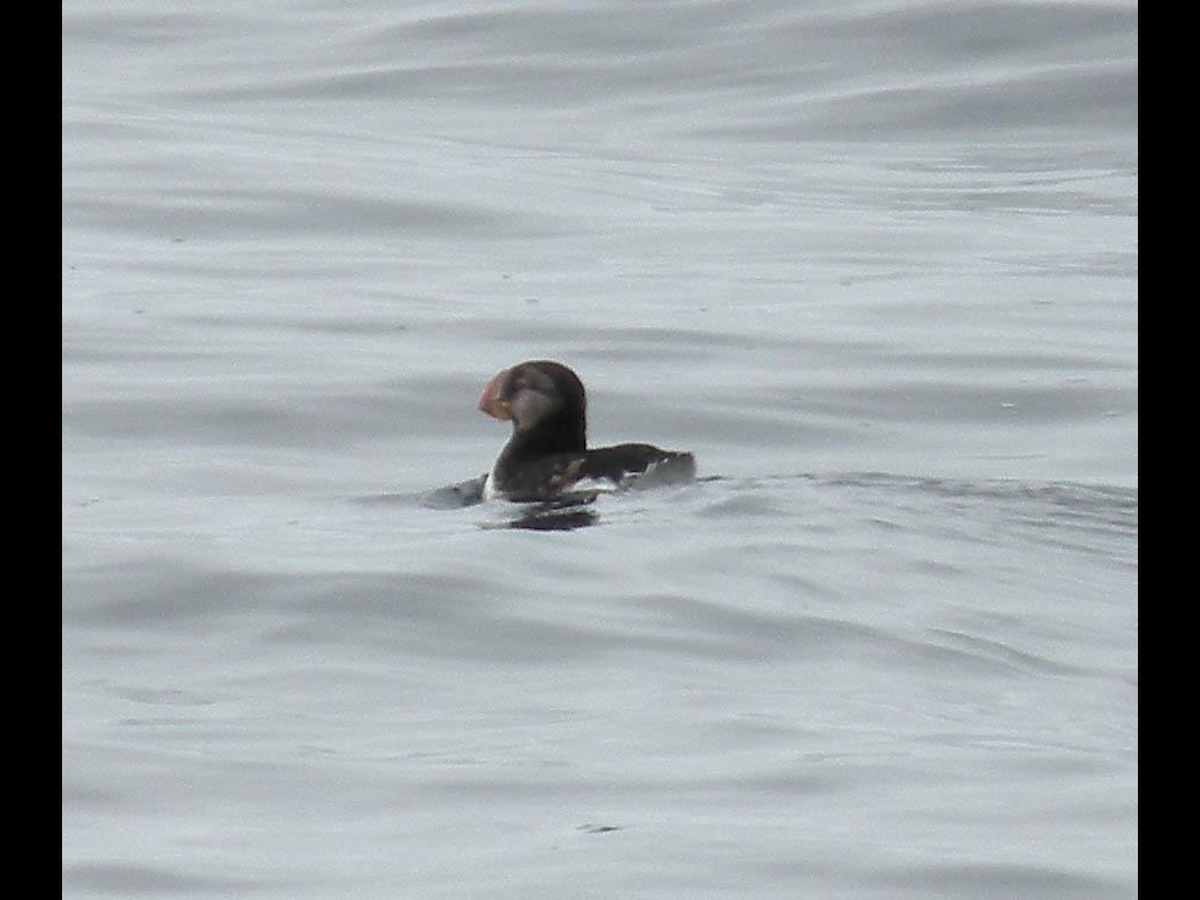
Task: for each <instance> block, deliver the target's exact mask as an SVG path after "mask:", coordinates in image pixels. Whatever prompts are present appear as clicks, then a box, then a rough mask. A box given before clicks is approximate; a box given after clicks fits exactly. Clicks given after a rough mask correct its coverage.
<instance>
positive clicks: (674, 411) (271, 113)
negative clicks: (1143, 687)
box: [62, 0, 1138, 900]
mask: <svg viewBox="0 0 1200 900" xmlns="http://www.w3.org/2000/svg"><path fill="white" fill-rule="evenodd" d="M62 24H63V91H62V94H63V97H62V99H63V145H62V148H63V240H62V247H63V271H62V299H63V304H62V330H63V344H62V360H63V377H62V404H63V432H62V454H63V457H62V459H63V466H62V475H63V490H62V500H63V507H62V531H63V534H62V538H63V609H62V626H63V645H62V665H63V671H62V712H63V745H62V778H63V784H62V788H63V816H62V822H63V826H62V829H63V854H62V856H63V858H62V863H63V896H64V897H72V898H92V897H125V898H127V897H142V896H146V897H163V896H173V897H231V896H236V897H264V898H266V897H277V898H295V897H331V898H333V897H339V898H340V897H364V898H365V897H371V898H376V897H377V898H393V900H394V898H407V897H413V898H428V897H447V898H449V897H455V898H457V897H464V898H466V897H480V896H488V897H491V898H514V900H516V898H530V897H548V898H549V897H553V898H564V897H565V898H571V897H614V896H616V897H645V898H656V900H658V898H696V897H709V896H717V897H745V898H794V897H818V898H929V897H954V898H983V897H987V898H1011V897H1022V898H1063V897H1079V898H1109V897H1111V898H1128V897H1131V896H1134V895H1135V894H1136V891H1137V881H1138V864H1137V858H1138V856H1137V854H1138V840H1137V827H1138V802H1137V798H1138V753H1137V732H1138V607H1137V588H1138V476H1137V472H1138V449H1137V447H1138V342H1137V328H1138V310H1137V268H1138V266H1137V259H1138V246H1137V198H1138V189H1137V170H1138V163H1137V155H1138V154H1137V151H1138V137H1137V112H1138V108H1137V85H1138V63H1137V32H1138V15H1137V5H1136V4H1135V3H1131V2H1111V3H1066V2H1045V0H1036V2H1021V3H991V4H985V3H960V2H923V0H900V2H895V3H890V4H879V3H867V2H849V3H847V2H838V3H819V2H818V3H803V4H797V3H778V2H770V0H752V2H745V3H743V2H732V0H716V2H711V3H672V4H645V3H625V2H598V0H578V2H565V3H551V2H541V0H539V2H532V3H516V2H509V0H503V2H502V0H493V2H467V0H456V2H452V3H449V4H447V3H442V4H432V3H418V2H404V3H399V4H396V3H379V2H372V0H367V2H363V3H358V4H328V3H325V4H308V3H299V2H296V0H277V2H266V3H264V2H255V3H248V2H247V3H221V4H216V3H201V4H198V5H197V4H190V5H182V4H178V3H172V2H166V3H162V2H156V3H148V2H121V3H117V4H115V5H114V4H109V3H98V2H95V0H78V2H75V0H72V2H67V3H65V4H64V6H63V20H62ZM541 357H548V358H553V359H559V360H561V361H563V362H565V363H567V364H569V365H571V366H572V367H574V368H575V369H576V370H577V371H578V372H579V374H580V375H581V377H582V378H583V380H584V382H585V383H586V384H587V386H588V390H589V412H590V422H591V437H592V440H593V442H595V443H597V444H603V443H616V442H620V441H627V440H632V441H649V442H652V443H655V444H658V445H660V446H664V447H669V448H673V449H680V450H690V451H692V452H693V453H695V455H696V459H697V462H698V467H699V476H700V477H699V479H698V480H697V482H696V483H695V484H691V485H684V486H670V487H663V488H660V489H657V490H653V491H641V492H632V493H624V494H619V495H604V496H601V497H599V498H597V499H596V501H595V502H594V503H591V504H589V505H587V506H586V508H582V509H579V510H575V511H573V512H571V513H570V514H571V515H572V516H574V517H573V518H570V517H564V518H559V519H555V520H553V521H552V522H550V523H547V522H546V521H545V520H544V519H536V520H535V521H532V522H531V521H530V520H529V518H528V511H526V510H521V509H518V508H514V507H512V506H511V505H505V504H497V503H489V504H480V505H473V506H464V507H456V506H453V505H447V506H443V507H441V508H439V507H438V506H437V505H431V504H429V503H428V502H425V501H427V499H428V497H429V493H430V492H431V491H434V490H436V489H437V488H440V487H443V486H446V485H451V484H455V483H460V482H462V481H464V480H467V479H471V478H475V477H477V476H479V475H481V474H482V473H483V472H485V471H487V470H488V468H489V467H490V466H491V464H492V461H493V460H494V458H495V456H496V454H497V453H498V452H499V449H500V447H501V445H502V444H503V442H504V440H505V439H506V437H507V434H506V432H505V427H504V426H503V425H500V424H497V423H496V422H494V421H493V420H491V419H489V418H487V417H485V416H482V415H480V414H479V413H478V412H476V411H475V401H476V398H477V396H478V393H479V390H480V388H481V387H482V385H483V383H484V382H485V381H486V380H487V379H488V378H489V377H490V376H491V375H492V374H493V373H494V372H496V371H497V370H498V369H500V368H502V367H504V366H507V365H510V364H512V363H515V362H518V361H520V360H522V359H529V358H541ZM559 515H565V514H564V513H563V512H562V511H560V512H559ZM513 526H517V527H513ZM549 526H558V527H549Z"/></svg>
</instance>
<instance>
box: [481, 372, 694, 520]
mask: <svg viewBox="0 0 1200 900" xmlns="http://www.w3.org/2000/svg"><path fill="white" fill-rule="evenodd" d="M479 411H480V412H482V413H486V414H487V415H489V416H491V417H492V418H494V419H499V420H501V421H505V420H507V421H511V422H512V425H513V430H512V436H511V437H510V438H509V439H508V443H507V444H505V445H504V449H503V450H501V451H500V456H499V457H497V459H496V464H495V465H494V466H492V470H491V472H489V473H488V474H487V476H486V478H485V481H484V484H483V499H505V500H511V501H514V502H518V503H529V502H539V501H540V502H545V501H554V500H561V499H564V498H565V499H567V500H571V499H575V500H581V501H589V500H592V499H595V496H596V493H597V492H598V490H600V489H609V490H612V489H624V488H635V487H641V486H650V485H651V484H653V485H659V484H678V483H684V482H688V481H692V480H694V478H695V473H696V461H695V458H694V457H693V456H692V454H691V453H688V452H685V451H679V450H663V449H660V448H659V447H655V446H654V445H652V444H616V445H615V446H611V447H593V448H591V449H589V448H588V446H587V394H586V393H585V391H584V389H583V382H582V381H580V379H579V376H578V375H576V374H575V373H574V372H573V371H571V370H570V369H569V368H567V367H566V366H564V365H563V364H562V363H558V362H554V361H552V360H548V359H535V360H529V361H527V362H523V363H518V364H517V365H514V366H510V367H509V368H507V369H501V370H500V371H499V372H497V373H496V374H495V375H493V376H492V378H491V379H490V380H489V381H488V382H487V384H485V385H484V386H483V390H482V391H481V392H480V394H479Z"/></svg>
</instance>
